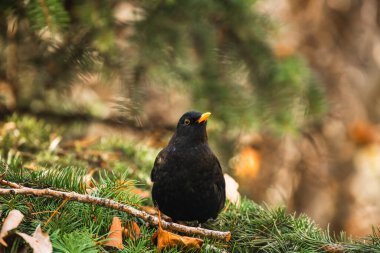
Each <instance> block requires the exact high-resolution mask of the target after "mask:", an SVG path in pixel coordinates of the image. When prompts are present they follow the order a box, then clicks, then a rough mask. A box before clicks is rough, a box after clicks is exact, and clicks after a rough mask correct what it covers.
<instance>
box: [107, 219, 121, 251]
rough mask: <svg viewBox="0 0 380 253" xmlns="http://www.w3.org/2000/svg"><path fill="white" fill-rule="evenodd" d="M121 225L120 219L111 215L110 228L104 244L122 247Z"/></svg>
mask: <svg viewBox="0 0 380 253" xmlns="http://www.w3.org/2000/svg"><path fill="white" fill-rule="evenodd" d="M122 233H123V227H122V226H121V220H120V218H119V217H113V219H112V224H111V228H110V233H109V235H108V237H107V241H106V243H105V244H104V245H105V246H109V247H115V248H118V249H124V246H123V234H122Z"/></svg>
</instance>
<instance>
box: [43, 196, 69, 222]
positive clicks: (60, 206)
mask: <svg viewBox="0 0 380 253" xmlns="http://www.w3.org/2000/svg"><path fill="white" fill-rule="evenodd" d="M67 201H69V199H64V200H63V201H62V203H61V204H60V205H59V207H58V208H57V209H55V210H54V212H53V213H52V214H51V216H50V217H49V219H48V220H47V221H46V222H45V226H46V225H47V224H49V222H50V221H51V220H52V219H53V218H54V216H55V215H56V214H57V213H58V211H59V209H61V208H62V207H63V206H64V205H65V204H66V203H67Z"/></svg>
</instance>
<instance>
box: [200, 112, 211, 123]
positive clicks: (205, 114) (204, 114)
mask: <svg viewBox="0 0 380 253" xmlns="http://www.w3.org/2000/svg"><path fill="white" fill-rule="evenodd" d="M210 115H211V112H205V113H203V114H202V115H201V117H200V118H199V119H198V120H197V122H198V123H202V122H204V121H206V120H207V119H208V117H210Z"/></svg>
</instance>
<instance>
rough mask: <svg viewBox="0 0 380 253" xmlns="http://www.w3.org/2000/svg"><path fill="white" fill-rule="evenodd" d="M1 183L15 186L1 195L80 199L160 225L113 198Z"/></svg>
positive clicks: (221, 235) (223, 235)
mask: <svg viewBox="0 0 380 253" xmlns="http://www.w3.org/2000/svg"><path fill="white" fill-rule="evenodd" d="M0 184H1V185H6V186H11V187H13V188H14V189H4V188H0V195H15V194H17V195H33V196H37V197H48V198H60V199H68V200H69V201H78V202H81V203H88V204H93V205H98V206H104V207H107V208H112V209H115V210H119V211H122V212H126V213H128V214H130V215H133V216H135V217H138V218H141V219H143V220H144V221H146V222H148V223H149V224H151V225H154V226H157V225H158V218H157V217H156V216H153V215H151V214H148V213H146V212H144V211H141V210H138V209H136V208H134V207H131V206H128V205H124V204H120V203H118V202H116V201H114V200H112V199H105V198H98V197H94V196H90V195H85V194H79V193H76V192H64V191H57V190H52V189H49V188H45V189H34V188H29V187H24V186H21V185H19V184H16V183H12V182H9V181H6V180H0ZM161 224H162V227H163V228H165V229H169V230H172V231H176V232H181V233H185V234H193V235H199V236H202V237H207V238H212V239H218V240H224V241H229V240H230V238H231V233H230V232H223V231H215V230H209V229H204V228H199V227H189V226H184V225H180V224H177V223H173V222H167V221H164V220H162V221H161Z"/></svg>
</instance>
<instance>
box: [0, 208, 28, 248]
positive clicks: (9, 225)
mask: <svg viewBox="0 0 380 253" xmlns="http://www.w3.org/2000/svg"><path fill="white" fill-rule="evenodd" d="M23 218H24V215H23V214H22V213H21V212H20V211H19V210H12V211H10V212H9V214H8V216H7V218H5V220H4V223H3V226H2V227H1V231H0V243H1V244H2V245H3V246H5V247H8V244H7V243H6V242H5V241H4V238H5V237H6V236H7V235H8V232H9V231H11V230H12V229H15V228H17V227H18V225H20V223H21V221H22V219H23Z"/></svg>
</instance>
